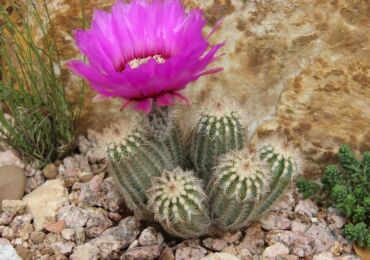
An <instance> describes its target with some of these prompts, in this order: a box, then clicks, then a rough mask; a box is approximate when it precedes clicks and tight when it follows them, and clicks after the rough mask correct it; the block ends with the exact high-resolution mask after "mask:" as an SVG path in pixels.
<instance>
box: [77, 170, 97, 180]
mask: <svg viewBox="0 0 370 260" xmlns="http://www.w3.org/2000/svg"><path fill="white" fill-rule="evenodd" d="M77 176H78V179H79V180H80V181H81V182H89V181H90V180H91V179H92V178H93V177H94V174H93V173H92V172H85V171H84V172H82V171H79V172H77Z"/></svg>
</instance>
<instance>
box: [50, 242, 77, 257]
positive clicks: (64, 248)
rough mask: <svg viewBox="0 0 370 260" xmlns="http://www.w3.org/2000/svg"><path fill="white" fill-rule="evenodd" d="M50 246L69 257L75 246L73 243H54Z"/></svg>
mask: <svg viewBox="0 0 370 260" xmlns="http://www.w3.org/2000/svg"><path fill="white" fill-rule="evenodd" d="M50 246H51V248H53V249H54V250H55V251H57V252H59V253H61V254H62V255H69V254H71V253H72V251H73V248H74V247H75V246H76V245H75V244H74V243H73V242H54V243H51V244H50Z"/></svg>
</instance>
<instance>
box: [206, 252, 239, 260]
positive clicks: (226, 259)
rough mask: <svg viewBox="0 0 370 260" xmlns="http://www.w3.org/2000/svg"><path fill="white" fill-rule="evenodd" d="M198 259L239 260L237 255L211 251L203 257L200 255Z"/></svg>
mask: <svg viewBox="0 0 370 260" xmlns="http://www.w3.org/2000/svg"><path fill="white" fill-rule="evenodd" d="M200 260H241V259H240V258H239V257H236V256H235V255H232V254H228V253H213V254H209V255H207V256H205V257H202V258H201V259H200Z"/></svg>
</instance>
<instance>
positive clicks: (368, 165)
mask: <svg viewBox="0 0 370 260" xmlns="http://www.w3.org/2000/svg"><path fill="white" fill-rule="evenodd" d="M338 159H339V165H338V166H337V165H329V166H328V167H326V170H325V173H324V175H323V176H322V177H321V180H320V181H321V183H316V182H313V181H307V180H304V179H301V180H299V181H298V182H297V187H298V190H299V191H300V192H301V193H303V194H304V197H306V198H308V197H312V198H313V199H315V200H316V201H317V202H320V203H322V204H323V205H324V206H327V207H329V206H333V207H335V208H336V209H337V210H338V211H339V212H340V213H342V214H343V215H344V216H345V217H346V218H348V219H349V221H350V222H351V224H348V225H346V226H345V227H344V229H343V234H344V235H345V236H346V238H347V239H348V240H350V241H354V242H356V243H357V244H358V245H359V246H365V247H368V248H370V231H369V230H370V228H369V223H370V152H364V153H363V157H362V160H358V159H357V158H356V156H355V154H354V153H353V152H352V151H351V149H350V148H349V147H348V146H347V145H341V146H340V148H339V152H338Z"/></svg>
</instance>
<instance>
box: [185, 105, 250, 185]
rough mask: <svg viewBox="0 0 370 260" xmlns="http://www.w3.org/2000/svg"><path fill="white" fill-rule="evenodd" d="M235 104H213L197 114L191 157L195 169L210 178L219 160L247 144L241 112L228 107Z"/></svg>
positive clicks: (202, 175) (206, 178)
mask: <svg viewBox="0 0 370 260" xmlns="http://www.w3.org/2000/svg"><path fill="white" fill-rule="evenodd" d="M228 105H230V106H232V105H231V104H225V103H223V102H222V101H221V102H217V101H216V102H215V104H213V103H211V104H209V107H207V109H204V110H205V111H202V110H200V113H199V114H198V115H197V116H196V119H195V120H196V124H195V126H194V130H193V135H192V138H191V144H190V155H191V156H190V159H191V161H192V163H193V165H194V169H195V171H196V172H197V173H198V174H199V175H200V176H201V177H202V179H204V180H206V181H208V180H209V179H210V178H211V175H212V169H213V168H214V167H215V166H216V164H217V159H218V158H219V157H220V156H221V155H224V154H226V153H228V152H230V151H235V150H241V149H243V147H244V132H245V130H244V127H243V125H242V122H241V120H240V119H241V115H239V114H238V113H237V112H236V111H233V110H228V109H225V106H228Z"/></svg>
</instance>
